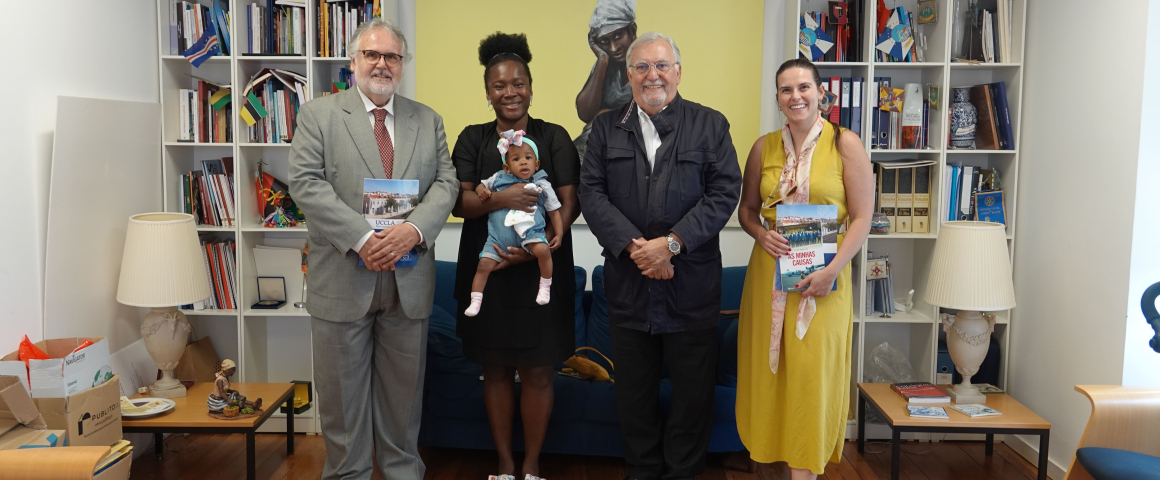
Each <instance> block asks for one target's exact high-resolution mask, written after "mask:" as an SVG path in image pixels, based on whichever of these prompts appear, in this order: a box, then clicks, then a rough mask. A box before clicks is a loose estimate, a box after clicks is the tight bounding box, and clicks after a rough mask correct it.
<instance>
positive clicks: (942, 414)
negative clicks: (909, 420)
mask: <svg viewBox="0 0 1160 480" xmlns="http://www.w3.org/2000/svg"><path fill="white" fill-rule="evenodd" d="M906 411H907V412H908V413H910V416H912V417H919V418H951V417H950V415H947V411H946V409H944V408H943V407H926V406H922V405H907V406H906Z"/></svg>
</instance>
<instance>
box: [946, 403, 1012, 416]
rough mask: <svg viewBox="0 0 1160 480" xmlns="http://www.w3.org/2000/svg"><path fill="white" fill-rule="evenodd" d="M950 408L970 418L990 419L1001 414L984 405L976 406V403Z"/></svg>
mask: <svg viewBox="0 0 1160 480" xmlns="http://www.w3.org/2000/svg"><path fill="white" fill-rule="evenodd" d="M951 408H953V409H955V410H958V411H959V412H961V413H962V414H963V415H967V416H969V417H971V418H976V417H991V416H995V415H1002V414H1003V412H1000V411H998V410H995V409H994V408H991V407H988V406H986V405H982V404H978V403H960V404H955V405H951Z"/></svg>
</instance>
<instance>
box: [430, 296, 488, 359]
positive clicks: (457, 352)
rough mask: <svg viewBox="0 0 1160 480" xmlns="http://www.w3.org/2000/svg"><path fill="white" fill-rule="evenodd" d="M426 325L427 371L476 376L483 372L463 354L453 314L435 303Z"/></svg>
mask: <svg viewBox="0 0 1160 480" xmlns="http://www.w3.org/2000/svg"><path fill="white" fill-rule="evenodd" d="M436 298H438V297H436ZM452 301H454V300H452ZM436 303H438V301H437V302H436ZM427 325H428V326H427V371H429V372H438V373H460V374H465V375H474V376H476V377H478V376H479V375H480V374H482V373H483V367H482V366H480V365H479V364H478V363H475V362H472V361H471V360H468V359H467V357H465V356H463V342H462V341H460V340H459V335H456V334H455V315H452V314H451V313H449V312H448V311H447V310H444V309H443V307H441V306H439V305H438V304H436V305H435V306H434V307H432V308H431V317H430V318H428V321H427Z"/></svg>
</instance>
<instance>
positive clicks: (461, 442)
mask: <svg viewBox="0 0 1160 480" xmlns="http://www.w3.org/2000/svg"><path fill="white" fill-rule="evenodd" d="M435 268H436V287H435V302H434V303H435V305H434V309H433V311H432V313H431V318H430V332H429V333H428V337H427V374H426V375H427V377H426V381H425V386H424V395H423V423H422V429H421V430H420V432H419V444H420V445H422V446H429V447H452V448H474V449H486V450H492V449H494V448H495V444H494V443H493V441H492V438H491V429H490V427H489V425H488V421H487V412H486V411H485V409H484V406H483V382H482V381H481V380H480V374H481V373H482V368H481V367H480V366H479V365H477V364H475V363H472V362H471V361H470V360H468V359H467V358H466V357H464V356H463V348H462V344H461V343H460V340H459V337H458V336H456V334H455V321H456V320H455V312H456V311H458V309H459V305H458V304H457V302H456V301H455V299H454V298H453V296H452V292H453V285H454V282H455V263H454V262H442V261H440V262H436V267H435ZM603 270H604V267H603V266H597V267H596V269H595V270H594V271H593V272H592V290H591V291H585V290H584V287H585V285H586V284H587V272H586V271H585V270H584V269H583V268H580V267H576V269H575V275H576V285H577V292H576V346H577V347H580V346H589V347H593V348H595V349H597V350H599V351H600V352H602V353H604V354H605V355H608V357H609V358H611V359H612V361H613V362H615V361H616V358H614V357H613V356H612V348H611V346H610V344H609V338H608V307H607V305H606V303H605V296H604V281H603V276H604V275H603ZM744 280H745V267H729V268H725V269H724V272H723V278H722V292H723V293H722V299H721V309H722V310H736V309H737V308H739V305H740V302H741V287H742V284H743V283H744ZM717 332H718V341H719V342H721V344H720V358H719V361H718V369H717V387H716V388H717V395H716V400H715V404H714V412H713V435H712V439H711V440H710V442H709V451H710V452H738V451H742V450H744V447H743V446H742V445H741V439H740V438H738V436H737V425H736V418H735V416H734V405H735V401H736V394H737V390H736V387H737V318H736V315H728V316H723V317H722V321H721V323H720V324H719V325H718V328H717ZM595 356H596V355H593V357H595ZM594 360H596V361H598V362H600V363H602V364H603V363H605V362H604V360H603V359H596V358H594ZM561 366H562V365H561ZM604 366H605V368H608V365H604ZM557 370H559V368H557ZM664 376H665V377H666V379H665V380H663V381H662V383H661V406H662V409H663V410H665V411H667V410H668V408H669V405H670V403H671V399H672V387H671V385H669V383H668V382H669V381H668V379H667V376H668V375H667V370H665V374H664ZM516 385H517V387H516V388H517V389H518V388H519V384H516ZM555 389H556V403H555V408H554V409H553V411H552V419H551V422H550V423H549V425H548V433H547V439H546V440H545V442H544V447H543V451H544V452H548V453H567V454H575V455H601V456H614V457H621V456H623V455H624V449H623V442H622V440H621V435H620V422H619V420H618V419H617V415H616V402H615V393H614V391H613V384H612V383H607V382H593V381H585V380H577V379H574V378H570V377H564V376H559V375H558V376H556V380H555ZM516 398H517V403H518V399H519V395H518V393H517V395H516ZM517 408H518V405H517ZM515 418H516V422H517V424H516V426H515V428H514V431H513V438H512V444H513V448H515V449H516V450H522V449H523V434H522V432H523V426H522V425H520V424H519V415H518V414H516V415H515Z"/></svg>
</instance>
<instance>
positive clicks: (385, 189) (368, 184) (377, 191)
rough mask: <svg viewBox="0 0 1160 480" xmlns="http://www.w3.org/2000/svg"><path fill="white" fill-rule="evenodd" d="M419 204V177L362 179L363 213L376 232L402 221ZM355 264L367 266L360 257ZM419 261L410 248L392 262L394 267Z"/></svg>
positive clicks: (406, 265) (409, 265)
mask: <svg viewBox="0 0 1160 480" xmlns="http://www.w3.org/2000/svg"><path fill="white" fill-rule="evenodd" d="M417 205H419V180H394V179H392V180H383V179H376V178H366V179H363V208H362V213H363V217H365V218H366V219H367V223H370V224H371V228H373V229H375V231H376V232H379V231H382V230H384V229H386V228H389V227H392V226H394V225H398V224H400V223H404V222H406V221H407V215H410V214H411V212H412V211H414V210H415V206H417ZM358 264H359V265H360V266H366V264H365V263H363V261H362V258H359V260H358ZM418 264H419V254H418V253H416V252H415V249H414V248H412V249H411V251H410V252H407V253H406V254H404V255H403V257H402V258H400V259H399V261H398V262H396V263H395V266H396V267H413V266H415V265H418Z"/></svg>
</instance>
